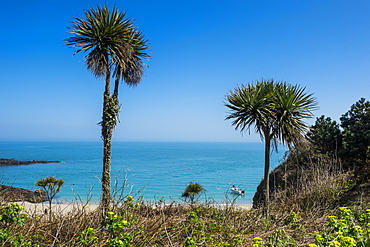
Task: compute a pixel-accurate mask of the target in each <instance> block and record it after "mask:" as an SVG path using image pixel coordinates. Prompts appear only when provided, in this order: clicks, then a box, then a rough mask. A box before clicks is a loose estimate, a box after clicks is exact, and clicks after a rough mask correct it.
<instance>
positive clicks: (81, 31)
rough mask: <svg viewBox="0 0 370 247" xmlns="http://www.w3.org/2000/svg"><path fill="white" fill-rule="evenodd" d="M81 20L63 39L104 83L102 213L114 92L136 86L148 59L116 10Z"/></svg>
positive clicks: (115, 99)
mask: <svg viewBox="0 0 370 247" xmlns="http://www.w3.org/2000/svg"><path fill="white" fill-rule="evenodd" d="M84 14H85V17H84V18H75V20H74V21H73V22H72V23H73V27H72V28H70V31H69V33H70V34H71V35H72V36H70V37H68V38H67V39H65V41H66V42H67V45H68V46H71V47H75V48H77V49H76V51H75V54H77V53H80V52H85V53H87V54H86V55H85V57H84V58H85V64H86V66H87V69H88V70H90V71H91V72H92V73H93V74H94V75H95V76H96V77H97V78H104V79H105V90H104V95H103V96H104V99H103V114H102V121H101V122H100V125H101V127H102V139H103V141H104V157H103V174H102V206H103V210H104V211H106V210H107V209H108V207H109V203H110V196H111V193H110V163H111V161H110V156H111V138H112V135H113V130H114V128H115V126H116V124H117V121H118V113H119V110H120V105H119V100H118V89H119V83H120V81H123V82H125V83H126V84H128V85H129V86H135V85H137V84H139V83H140V81H141V78H142V76H143V69H144V67H145V66H146V65H145V63H144V62H143V59H148V58H149V57H150V56H149V54H148V44H147V43H148V41H147V40H146V39H145V38H144V36H143V34H142V32H141V31H139V30H137V28H135V27H134V26H133V21H132V20H130V19H129V18H126V13H125V12H123V13H122V12H120V11H119V10H118V9H117V8H116V6H114V8H113V9H112V10H110V9H109V8H108V6H107V5H104V6H103V7H101V6H97V8H96V10H95V9H93V8H90V9H89V10H88V11H85V13H84ZM111 78H114V80H115V81H114V90H113V94H111Z"/></svg>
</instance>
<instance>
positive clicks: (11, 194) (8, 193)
mask: <svg viewBox="0 0 370 247" xmlns="http://www.w3.org/2000/svg"><path fill="white" fill-rule="evenodd" d="M24 201H26V202H33V203H36V202H44V201H46V192H45V191H43V190H35V191H32V190H26V189H21V188H15V187H12V186H6V185H0V203H3V202H24Z"/></svg>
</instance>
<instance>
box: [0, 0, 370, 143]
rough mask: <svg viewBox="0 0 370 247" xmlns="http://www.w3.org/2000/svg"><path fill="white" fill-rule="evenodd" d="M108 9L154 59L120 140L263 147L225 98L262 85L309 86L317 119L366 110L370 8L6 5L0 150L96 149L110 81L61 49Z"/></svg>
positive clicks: (135, 1)
mask: <svg viewBox="0 0 370 247" xmlns="http://www.w3.org/2000/svg"><path fill="white" fill-rule="evenodd" d="M104 3H108V5H109V6H113V5H114V4H116V5H117V6H118V8H119V9H120V10H123V11H124V10H125V11H127V15H128V16H129V17H132V18H134V19H135V20H136V22H135V25H136V26H137V27H139V28H140V29H141V30H142V31H143V32H144V34H145V36H146V38H147V39H149V40H150V46H151V49H150V51H151V54H152V58H151V60H150V61H149V62H148V65H149V68H147V69H146V73H145V77H144V79H143V81H142V83H141V84H140V85H139V86H138V87H135V88H129V87H127V86H125V85H123V84H122V85H121V88H120V100H121V103H122V112H121V115H120V120H121V123H120V124H119V126H118V127H117V128H116V131H115V133H114V140H117V141H259V140H260V139H259V136H258V135H256V134H251V135H248V134H244V136H242V135H241V134H240V133H239V132H238V131H235V130H234V128H233V127H232V126H231V123H230V122H229V121H225V120H224V119H225V117H226V115H227V111H228V110H227V109H226V107H225V106H224V100H225V95H226V94H227V93H228V92H229V91H230V90H232V89H233V88H235V87H236V86H238V85H240V84H242V83H248V82H252V81H255V80H259V79H261V78H265V79H270V78H274V79H276V80H285V81H287V82H289V83H291V84H300V85H302V86H305V87H306V88H307V90H308V91H309V92H312V93H314V94H315V96H316V97H317V100H318V102H319V110H317V111H315V116H317V117H318V116H320V115H322V114H324V115H326V116H329V117H331V118H333V119H335V120H338V119H339V117H340V116H341V115H342V114H344V113H345V112H346V111H348V110H349V109H350V106H351V105H352V104H353V103H355V102H356V101H357V100H359V99H360V98H361V97H365V98H366V99H368V100H370V15H369V13H370V1H368V0H356V1H353V0H346V1H344V0H335V1H334V0H327V1H319V0H305V1H303V0H281V1H277V0H270V1H249V0H234V1H226V0H213V1H210V0H186V1H183V0H176V1H174V0H171V1H170V0H157V1H153V0H125V1H124V0H121V1H118V0H117V1H110V0H107V1H97V0H95V1H94V0H89V1H88V0H73V1H71V0H35V1H29V0H27V1H25V0H18V1H17V0H14V1H2V3H1V7H0V23H1V32H0V44H1V45H0V49H1V50H0V51H1V56H0V72H1V73H0V86H1V90H0V105H1V106H0V117H1V118H0V141H8V140H56V141H59V140H100V127H99V126H98V125H97V123H98V122H99V121H100V118H101V108H102V93H103V89H104V81H103V80H97V79H95V78H94V76H92V74H91V73H90V72H89V71H88V70H87V69H86V68H85V65H84V61H83V57H82V55H77V56H72V55H73V52H74V50H73V49H72V48H67V47H66V46H65V42H64V39H65V38H66V37H68V35H69V34H68V33H67V31H68V29H67V27H70V26H71V24H70V22H71V21H72V20H73V17H79V16H80V17H81V16H83V11H84V10H86V9H88V8H89V6H93V7H94V6H96V4H104ZM310 123H311V124H313V123H314V119H313V120H311V122H310Z"/></svg>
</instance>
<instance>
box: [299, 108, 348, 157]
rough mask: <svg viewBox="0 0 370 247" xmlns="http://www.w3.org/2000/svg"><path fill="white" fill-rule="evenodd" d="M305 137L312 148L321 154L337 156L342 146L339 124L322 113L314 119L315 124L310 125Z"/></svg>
mask: <svg viewBox="0 0 370 247" xmlns="http://www.w3.org/2000/svg"><path fill="white" fill-rule="evenodd" d="M306 138H307V139H308V140H309V142H310V143H311V145H312V149H313V151H315V152H318V153H320V154H323V155H328V156H330V157H333V156H334V157H337V154H338V151H340V150H341V148H342V133H341V131H340V129H339V124H337V122H336V121H332V120H331V118H330V117H327V118H325V116H324V115H322V116H321V117H319V118H317V119H316V122H315V125H313V126H311V128H310V130H309V131H308V133H307V135H306Z"/></svg>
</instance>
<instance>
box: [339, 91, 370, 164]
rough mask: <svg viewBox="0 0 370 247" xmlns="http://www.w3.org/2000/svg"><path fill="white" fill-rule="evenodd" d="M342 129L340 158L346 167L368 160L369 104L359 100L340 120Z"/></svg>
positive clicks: (369, 143)
mask: <svg viewBox="0 0 370 247" xmlns="http://www.w3.org/2000/svg"><path fill="white" fill-rule="evenodd" d="M340 120H341V126H342V128H343V146H344V151H343V153H342V158H343V159H345V160H346V163H347V164H348V165H351V164H353V165H363V164H365V162H366V161H369V160H370V102H369V101H366V102H365V99H364V98H361V99H360V100H359V101H358V102H356V103H355V104H353V105H352V107H351V109H350V110H349V111H348V112H347V113H345V114H344V115H342V117H341V118H340Z"/></svg>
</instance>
